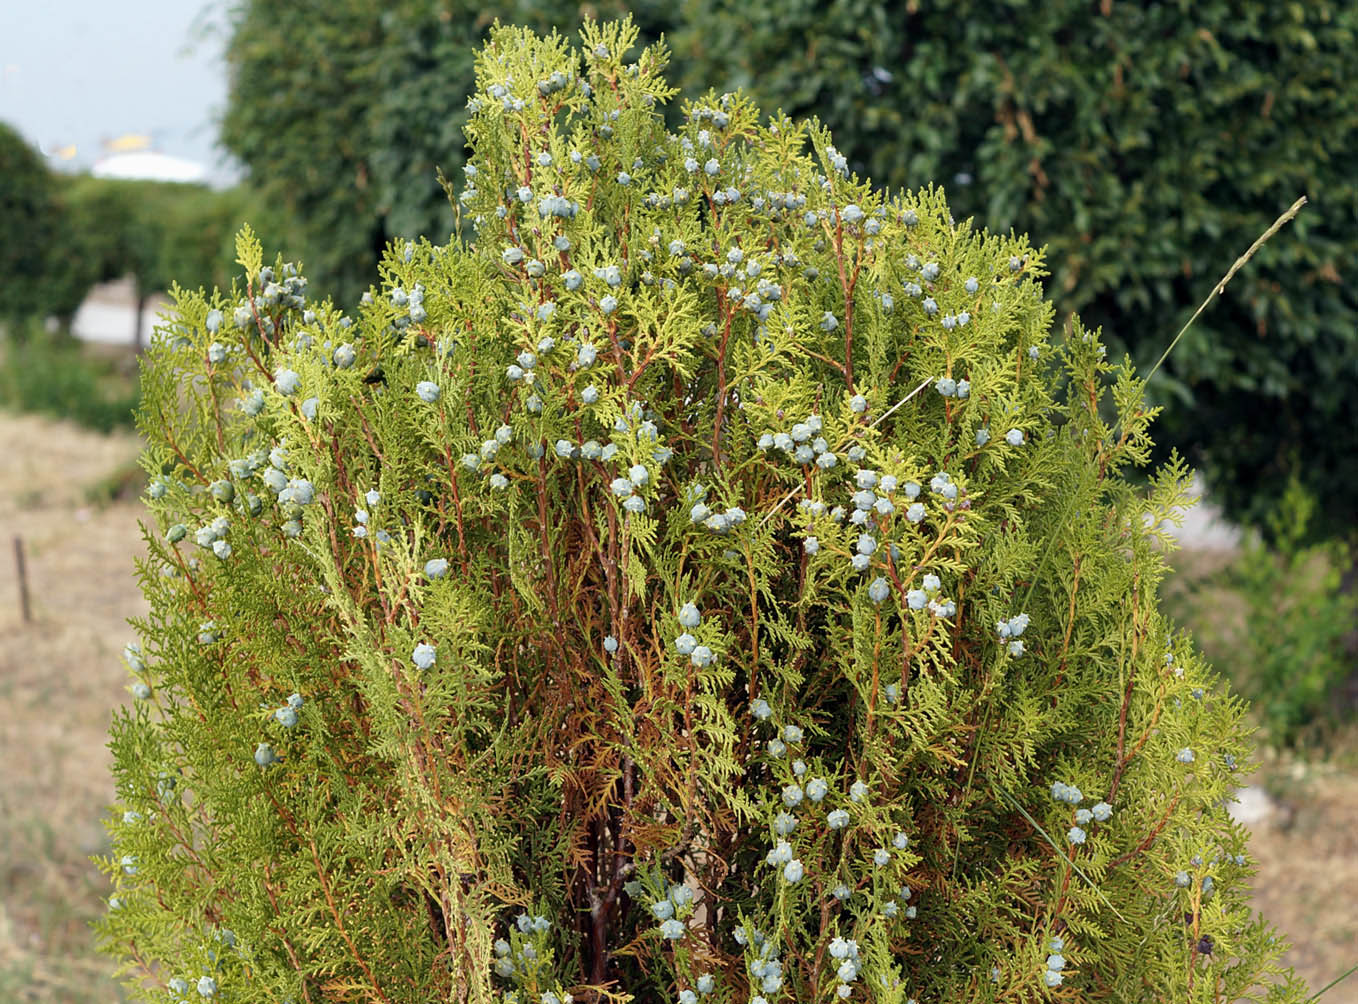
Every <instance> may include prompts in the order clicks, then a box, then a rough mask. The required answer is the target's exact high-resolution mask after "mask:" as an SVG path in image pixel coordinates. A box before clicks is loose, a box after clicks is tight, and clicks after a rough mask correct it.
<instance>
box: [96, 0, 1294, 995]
mask: <svg viewBox="0 0 1358 1004" xmlns="http://www.w3.org/2000/svg"><path fill="white" fill-rule="evenodd" d="M635 35H636V32H635V29H633V28H630V27H629V26H628V25H625V24H623V25H619V24H612V25H607V26H603V27H600V26H597V25H595V24H593V23H589V24H587V25H586V27H585V29H584V30H583V32H582V37H583V46H582V48H581V49H580V50H575V49H572V48H571V47H570V46H569V44H568V43H566V42H565V41H563V40H561V39H559V38H557V37H553V38H550V39H546V40H544V39H541V38H538V37H535V36H534V35H533V34H532V33H531V32H528V31H525V30H522V29H509V28H503V29H499V30H497V31H495V32H493V33H492V36H491V40H490V42H489V43H488V44H487V46H486V47H485V48H484V49H483V50H482V51H481V53H480V55H479V56H478V58H477V64H476V89H475V93H474V94H473V96H472V99H471V101H470V104H469V107H470V110H471V118H470V120H469V122H468V126H467V131H468V138H469V140H470V143H471V147H472V149H473V156H472V157H471V159H470V162H469V164H468V170H467V172H466V173H467V176H468V178H469V184H468V185H467V187H466V188H465V189H464V190H463V192H462V194H461V196H460V198H461V199H462V203H463V205H464V206H465V207H466V212H467V214H468V216H469V217H470V218H472V219H474V220H475V221H476V222H477V225H478V233H477V236H476V239H475V241H474V242H473V243H471V244H470V245H469V246H464V245H461V244H459V243H453V244H451V245H449V246H446V247H440V246H434V245H431V244H429V243H427V242H423V243H420V244H418V245H417V244H414V243H404V244H402V245H401V246H398V247H395V248H393V249H392V251H391V252H390V253H389V254H388V255H387V257H386V258H385V260H384V261H383V264H382V268H381V274H382V281H381V284H380V286H379V287H377V288H375V289H373V290H371V291H370V294H369V295H368V296H367V297H366V301H367V302H365V303H364V304H363V305H362V306H361V307H360V309H359V310H358V311H357V313H356V314H353V315H345V314H342V313H341V312H340V311H338V310H336V309H335V308H334V306H333V305H332V304H330V303H329V302H322V303H317V302H316V301H315V300H314V299H309V298H308V290H307V288H306V283H305V281H304V280H303V279H302V278H301V277H300V276H298V275H297V274H296V272H297V270H296V269H295V268H292V267H291V266H290V265H288V264H286V263H284V262H283V261H281V259H280V260H279V261H278V262H277V263H276V264H275V265H273V266H271V267H269V268H267V269H261V252H260V247H259V245H258V243H256V242H255V241H254V240H253V239H252V238H251V236H250V235H249V233H248V232H247V233H246V234H244V235H243V236H242V240H241V242H240V251H241V254H240V263H241V265H242V266H243V267H244V269H245V272H246V275H247V277H248V280H249V281H248V283H247V285H246V287H245V289H244V290H240V289H237V290H236V291H235V292H234V293H233V294H232V295H231V296H225V297H224V296H219V295H218V296H213V297H210V298H206V299H205V298H204V297H202V296H198V295H195V294H183V295H181V296H180V298H179V308H178V316H177V319H175V320H174V321H173V322H172V323H171V324H169V325H168V326H167V327H166V328H165V329H163V331H162V333H161V335H160V337H159V338H158V339H157V341H156V343H155V344H154V345H153V346H152V349H151V352H150V354H149V357H148V360H147V365H146V369H145V374H144V385H145V393H146V398H145V404H144V406H143V408H142V411H141V413H140V414H141V428H142V430H143V431H144V433H145V434H146V436H147V439H148V443H149V445H148V449H147V452H146V455H145V465H146V468H147V471H148V473H150V474H151V475H152V476H153V480H152V483H151V486H150V489H149V497H150V501H149V506H150V509H151V513H152V522H151V525H150V526H148V528H147V533H146V540H147V544H148V547H149V557H148V559H147V560H146V561H145V563H144V564H143V565H142V566H141V569H140V579H141V583H142V586H143V589H144V590H145V592H146V594H147V596H148V598H149V599H150V602H151V613H150V615H149V616H148V617H147V618H146V619H145V620H144V621H141V622H140V623H139V624H138V627H139V629H140V631H141V633H142V642H141V647H140V648H137V649H132V650H129V651H128V653H127V660H128V665H129V667H130V669H131V670H132V673H133V675H134V683H133V692H134V695H135V696H137V698H138V700H137V701H136V703H135V704H134V705H133V706H132V707H131V708H130V709H127V710H125V711H123V712H121V713H120V714H119V715H118V716H117V718H116V720H115V723H114V725H113V729H112V741H111V747H112V750H113V754H114V759H115V766H114V772H115V776H116V780H117V788H118V798H119V802H120V803H121V804H120V806H119V810H118V811H119V813H120V814H119V815H118V816H117V817H115V818H114V819H113V820H112V821H111V822H110V828H111V830H112V833H113V838H114V844H115V850H114V851H113V855H112V857H111V858H109V859H108V860H106V861H104V862H103V863H104V866H105V867H106V868H107V870H108V871H109V873H110V874H111V875H112V876H113V877H114V879H115V881H116V884H117V890H116V903H113V904H111V906H112V907H113V909H111V910H110V912H109V914H108V916H107V920H106V921H105V922H104V923H103V924H102V925H101V931H102V934H103V937H104V941H105V944H106V946H107V947H108V949H109V950H110V951H112V952H114V953H116V954H118V955H120V956H121V958H122V959H123V960H124V962H125V966H126V971H127V972H128V973H129V974H130V976H131V987H132V991H133V993H135V994H138V995H141V996H143V997H146V998H147V999H155V1000H159V999H161V995H162V990H161V988H162V987H168V988H169V989H170V990H172V991H174V992H175V993H177V994H181V995H182V994H186V993H188V992H190V990H191V988H193V987H194V986H196V987H197V992H198V993H200V994H203V995H205V996H215V997H216V998H217V999H219V1000H222V1001H246V1000H250V1001H257V1000H267V1001H285V1000H289V1001H295V1002H296V1001H304V1000H306V1001H319V1000H323V999H324V1000H330V999H349V1000H368V1001H388V1002H397V1001H401V1002H404V1001H411V1002H415V1001H419V1002H425V1001H429V1000H434V999H439V1000H458V1001H463V1000H468V1001H489V1000H505V1001H510V1000H513V1001H522V1002H527V1001H533V1002H537V1001H543V1002H545V1004H553V1002H555V1001H565V1000H566V999H567V994H571V995H575V996H576V997H581V998H584V997H589V998H591V999H600V1000H602V999H609V1000H625V999H634V1000H637V1001H645V1002H648V1004H649V1002H658V1001H671V1000H674V999H676V995H677V999H678V1000H680V1001H681V1002H683V1004H690V1002H692V1001H694V1000H696V999H698V997H699V995H701V997H702V998H703V999H705V1000H710V1001H713V1002H735V1001H746V1000H755V1001H759V1000H760V999H761V998H762V999H763V1000H766V1001H770V1002H772V1001H776V1000H785V999H786V1000H793V999H795V1000H817V1001H823V1000H841V999H850V1000H861V999H871V1000H880V1001H894V1002H904V1001H905V1000H907V998H909V999H915V1000H925V1001H933V1000H947V1001H958V1000H976V1001H989V1000H997V999H1001V998H1005V999H1013V1000H1038V999H1043V998H1045V997H1046V996H1047V995H1048V994H1049V993H1053V995H1054V996H1056V997H1058V998H1060V997H1071V998H1075V997H1095V996H1097V997H1106V998H1108V999H1111V1000H1139V999H1146V998H1155V999H1165V1000H1175V1001H1190V1000H1191V1001H1202V1002H1206V1001H1218V1000H1236V999H1240V998H1242V997H1245V996H1256V997H1259V998H1266V999H1269V1000H1276V1001H1284V1000H1287V1001H1296V1000H1300V999H1301V997H1302V994H1303V992H1304V991H1303V988H1302V987H1301V986H1300V985H1299V984H1298V983H1297V982H1296V981H1295V980H1293V979H1292V978H1291V976H1290V974H1288V973H1285V972H1283V971H1281V970H1279V969H1278V968H1277V966H1276V962H1275V960H1276V959H1277V957H1278V954H1279V952H1280V951H1281V949H1282V945H1281V944H1280V943H1279V942H1278V941H1277V940H1276V939H1275V937H1274V936H1273V934H1272V933H1271V932H1270V930H1269V928H1268V927H1267V926H1266V925H1265V924H1264V923H1263V922H1262V921H1257V920H1254V919H1252V917H1251V911H1250V907H1249V903H1248V878H1249V874H1250V865H1249V863H1248V859H1247V858H1246V857H1245V833H1244V831H1243V830H1242V829H1240V828H1239V827H1236V826H1234V825H1233V824H1232V823H1231V821H1230V819H1229V818H1228V816H1227V814H1226V812H1225V809H1224V801H1225V799H1226V798H1227V797H1228V795H1229V794H1230V792H1231V791H1232V790H1233V788H1234V786H1235V785H1236V784H1237V783H1238V782H1239V779H1240V768H1242V767H1243V766H1244V765H1245V762H1246V760H1247V759H1248V756H1249V746H1248V744H1247V742H1246V736H1245V731H1244V728H1243V725H1242V714H1243V708H1242V706H1241V704H1240V702H1239V701H1237V700H1236V699H1234V698H1232V697H1231V696H1229V695H1228V694H1227V693H1225V692H1224V691H1223V689H1222V688H1221V687H1220V686H1219V685H1218V683H1217V681H1216V679H1215V677H1214V676H1213V674H1212V673H1211V671H1210V670H1209V669H1208V668H1207V666H1206V665H1205V664H1204V662H1203V660H1202V659H1201V658H1200V657H1199V656H1198V654H1197V653H1196V652H1195V651H1194V650H1193V649H1192V647H1191V646H1190V645H1188V644H1187V643H1186V642H1185V640H1184V639H1183V638H1182V637H1181V636H1179V635H1176V634H1175V632H1174V629H1173V626H1172V624H1171V623H1170V622H1169V621H1167V620H1166V619H1165V618H1164V617H1162V615H1161V614H1160V613H1159V611H1158V610H1157V593H1158V588H1159V584H1160V581H1161V579H1162V577H1163V576H1164V574H1165V562H1164V558H1163V552H1162V550H1161V548H1160V547H1159V546H1158V543H1159V542H1158V540H1157V537H1158V533H1157V532H1156V531H1153V530H1148V529H1145V528H1144V527H1146V526H1147V524H1148V523H1149V525H1150V526H1158V525H1159V522H1160V520H1161V519H1162V518H1163V517H1164V516H1165V515H1166V514H1167V513H1168V512H1169V511H1170V510H1171V509H1172V508H1173V507H1174V506H1176V505H1179V504H1181V503H1182V501H1183V499H1184V498H1185V492H1186V488H1187V483H1186V482H1187V477H1186V472H1185V470H1184V468H1183V467H1182V465H1180V464H1178V463H1174V464H1172V465H1170V466H1169V467H1167V468H1166V469H1164V470H1162V471H1161V472H1160V473H1159V474H1158V475H1156V476H1155V477H1154V478H1153V479H1152V487H1151V489H1150V491H1149V494H1143V493H1140V492H1138V491H1135V490H1133V489H1132V487H1131V486H1130V485H1129V484H1128V482H1127V481H1126V480H1125V478H1124V472H1125V471H1127V470H1128V469H1129V468H1131V467H1134V466H1136V465H1137V464H1140V463H1142V462H1144V460H1145V458H1146V456H1147V453H1148V450H1149V449H1150V445H1151V444H1150V439H1149V437H1148V435H1147V427H1148V424H1149V422H1150V421H1151V419H1152V416H1153V409H1150V408H1148V407H1146V405H1145V403H1144V397H1143V387H1142V386H1141V384H1140V383H1139V382H1138V381H1137V380H1136V378H1135V376H1134V373H1133V371H1132V369H1131V367H1130V365H1129V364H1128V363H1126V362H1124V363H1121V364H1119V365H1117V366H1112V365H1110V364H1109V363H1107V362H1106V361H1105V358H1104V356H1105V353H1104V349H1103V347H1102V345H1101V342H1100V340H1099V338H1098V336H1097V334H1096V333H1094V332H1089V331H1085V330H1083V329H1082V328H1078V327H1077V329H1076V332H1075V335H1074V337H1072V338H1071V339H1069V340H1068V342H1067V343H1066V345H1065V346H1064V347H1062V348H1060V349H1056V348H1054V347H1053V346H1052V345H1050V344H1049V342H1048V340H1047V333H1048V330H1049V321H1050V318H1051V307H1050V305H1049V304H1048V303H1047V302H1046V301H1045V300H1044V298H1043V293H1042V287H1041V279H1042V278H1043V277H1044V275H1045V274H1046V266H1045V261H1044V258H1043V256H1042V254H1041V253H1040V252H1038V251H1036V250H1034V249H1033V248H1032V247H1031V246H1030V245H1029V244H1028V242H1027V241H1026V239H1024V238H1017V237H1009V238H1004V237H998V236H994V235H990V234H986V233H984V232H979V231H975V230H973V229H972V228H970V227H969V226H968V225H966V224H961V225H959V224H957V223H956V222H955V221H954V220H953V218H952V216H951V215H950V214H949V212H948V209H947V206H946V205H945V203H944V201H943V199H942V197H941V196H940V195H939V194H938V193H937V192H936V191H933V190H925V191H921V192H916V193H894V194H891V195H889V196H884V195H882V194H880V193H878V192H876V191H875V190H874V189H872V188H871V187H870V186H869V184H868V183H867V182H866V181H865V180H864V179H860V178H858V177H857V176H854V175H852V174H850V173H849V172H847V171H846V170H845V165H844V163H843V159H842V157H841V156H840V154H839V153H838V152H837V151H836V150H835V149H834V147H833V146H832V144H831V140H830V137H829V135H828V134H826V133H825V132H823V131H822V130H820V129H819V128H817V127H814V126H812V127H808V126H806V125H803V124H798V123H795V122H793V121H791V120H789V119H788V118H786V117H784V116H775V117H773V118H772V119H764V118H761V117H760V115H759V114H758V112H757V110H756V108H755V107H754V106H753V105H752V104H751V103H750V102H749V101H747V100H746V99H744V98H742V97H740V96H730V95H728V96H723V97H718V96H717V95H715V94H709V95H707V96H706V97H705V98H703V99H702V100H700V101H698V102H696V103H692V104H689V105H688V106H686V108H685V115H684V124H683V125H682V126H681V127H680V128H679V129H678V130H677V132H676V133H673V134H671V133H669V132H667V131H666V129H665V128H664V125H663V120H662V119H661V117H660V116H661V108H662V106H663V105H664V103H665V102H666V100H667V99H669V98H670V97H671V95H672V91H671V89H670V88H669V87H668V86H667V85H666V83H665V81H664V79H663V77H662V75H661V74H662V71H663V69H664V66H665V52H664V50H663V48H661V47H659V46H655V47H652V48H649V49H647V50H645V51H644V52H642V53H641V54H640V55H639V56H638V57H637V58H635V59H634V60H628V59H626V58H624V57H625V54H626V53H627V52H628V51H629V49H630V47H631V45H632V42H633V41H634V39H635ZM1062 381H1064V382H1065V385H1066V386H1068V387H1069V393H1063V394H1059V395H1058V394H1057V393H1056V390H1055V388H1056V387H1057V386H1058V385H1061V383H1062ZM1105 407H1106V408H1107V410H1108V414H1109V417H1108V418H1105V417H1104V416H1103V413H1102V409H1103V408H1105ZM1198 688H1202V689H1203V691H1204V696H1203V697H1202V699H1200V700H1199V699H1195V698H1194V697H1193V693H1194V691H1195V690H1197V689H1198Z"/></svg>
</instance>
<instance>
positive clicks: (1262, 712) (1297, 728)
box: [1162, 481, 1358, 746]
mask: <svg viewBox="0 0 1358 1004" xmlns="http://www.w3.org/2000/svg"><path fill="white" fill-rule="evenodd" d="M1315 510H1316V502H1315V500H1314V499H1313V498H1311V496H1309V495H1308V494H1307V493H1306V491H1305V490H1304V489H1303V488H1302V487H1301V485H1300V484H1299V483H1298V482H1295V481H1293V482H1291V483H1290V484H1289V486H1288V488H1287V490H1286V491H1285V492H1284V493H1283V494H1282V495H1281V496H1280V497H1279V498H1278V499H1277V506H1276V508H1275V510H1274V514H1273V516H1272V518H1271V520H1270V523H1271V525H1270V527H1269V528H1268V539H1269V540H1270V541H1272V544H1271V546H1266V545H1265V544H1264V541H1263V539H1262V538H1261V537H1260V535H1258V534H1253V535H1250V536H1248V537H1247V538H1246V539H1245V542H1244V544H1243V545H1242V547H1241V550H1240V553H1239V554H1238V555H1236V556H1235V557H1234V558H1233V559H1232V560H1231V561H1230V563H1229V564H1227V565H1226V566H1225V567H1224V568H1221V569H1220V570H1218V571H1215V572H1213V573H1211V574H1208V575H1204V576H1199V577H1191V576H1187V575H1182V574H1181V575H1178V576H1176V577H1175V579H1174V583H1173V587H1172V588H1171V589H1169V590H1167V591H1166V595H1165V601H1164V603H1163V604H1162V606H1163V607H1164V608H1165V609H1166V610H1167V611H1172V612H1175V613H1177V614H1178V617H1179V620H1181V621H1182V622H1183V623H1185V624H1187V625H1189V626H1191V627H1192V629H1193V632H1194V634H1195V635H1196V636H1197V638H1198V640H1199V641H1201V643H1202V646H1203V649H1204V651H1205V652H1206V654H1207V655H1208V656H1209V657H1210V658H1211V659H1212V661H1213V662H1214V663H1215V665H1216V666H1217V667H1218V669H1219V670H1220V671H1221V672H1222V674H1223V675H1224V676H1226V677H1227V678H1229V679H1230V681H1231V683H1232V685H1233V686H1234V687H1235V688H1236V689H1238V690H1239V691H1240V693H1241V694H1242V695H1243V696H1244V697H1245V698H1247V699H1248V700H1249V702H1250V706H1251V709H1252V712H1253V716H1254V717H1255V718H1256V719H1257V720H1258V722H1259V724H1260V726H1261V727H1262V728H1263V731H1264V736H1265V738H1266V739H1267V741H1268V742H1269V743H1271V744H1273V745H1275V746H1296V745H1298V744H1309V745H1324V743H1325V741H1326V739H1327V738H1328V737H1329V735H1330V733H1332V731H1333V729H1334V727H1335V726H1336V725H1337V724H1338V715H1337V714H1336V712H1337V709H1338V707H1339V706H1340V703H1341V692H1342V689H1343V687H1344V685H1345V684H1346V683H1347V682H1348V680H1349V679H1350V677H1351V675H1352V673H1353V664H1352V661H1351V659H1350V658H1349V657H1348V654H1347V652H1346V651H1345V648H1346V643H1347V640H1348V636H1349V634H1350V632H1352V631H1353V626H1354V624H1355V623H1358V597H1355V596H1354V595H1353V594H1352V592H1350V591H1345V590H1342V589H1341V588H1340V586H1341V581H1340V580H1341V569H1343V568H1345V567H1347V566H1348V562H1349V561H1350V558H1349V555H1348V552H1347V551H1346V550H1345V549H1344V548H1343V547H1341V546H1340V545H1338V544H1336V543H1334V542H1322V543H1311V544H1308V543H1306V539H1307V534H1308V530H1309V527H1310V522H1311V519H1312V517H1313V514H1314V513H1315Z"/></svg>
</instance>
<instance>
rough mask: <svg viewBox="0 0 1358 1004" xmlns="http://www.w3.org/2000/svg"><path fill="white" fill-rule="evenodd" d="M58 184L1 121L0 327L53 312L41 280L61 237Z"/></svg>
mask: <svg viewBox="0 0 1358 1004" xmlns="http://www.w3.org/2000/svg"><path fill="white" fill-rule="evenodd" d="M55 189H56V185H55V182H54V180H53V178H52V175H51V174H50V173H49V172H48V170H47V165H46V164H44V163H43V160H42V157H41V156H40V155H39V154H38V152H37V151H36V150H34V149H33V148H32V147H31V146H29V145H28V143H27V142H26V141H25V140H24V138H23V137H22V136H20V135H19V133H18V132H17V131H15V130H14V129H12V128H10V127H9V126H7V125H5V124H4V123H3V122H0V324H4V325H6V326H8V327H14V326H15V324H16V322H17V321H18V320H19V319H21V318H26V317H29V316H32V315H33V314H35V313H38V312H40V311H44V310H50V307H51V302H50V300H49V297H48V291H47V290H46V289H45V288H44V285H43V276H44V275H45V274H46V273H47V271H48V268H49V259H50V258H51V257H52V254H53V245H54V243H55V242H56V241H57V240H58V239H59V237H60V236H61V231H62V226H63V224H62V219H61V209H60V206H59V204H58V201H57V198H56V191H55Z"/></svg>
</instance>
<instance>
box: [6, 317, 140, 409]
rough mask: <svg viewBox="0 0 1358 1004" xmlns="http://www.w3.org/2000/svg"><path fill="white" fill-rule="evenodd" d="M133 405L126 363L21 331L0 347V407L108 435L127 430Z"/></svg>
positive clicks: (132, 377) (133, 383) (133, 382)
mask: <svg viewBox="0 0 1358 1004" xmlns="http://www.w3.org/2000/svg"><path fill="white" fill-rule="evenodd" d="M28 327H29V328H30V329H31V328H33V327H34V325H33V324H32V322H30V323H29V325H28ZM25 334H26V335H27V336H26V337H25V336H24V335H25ZM137 401H138V393H137V376H136V372H135V366H134V365H131V366H130V365H129V362H126V361H120V360H119V359H117V358H116V357H110V356H108V355H98V354H96V353H93V352H91V351H89V350H88V349H87V348H86V347H85V346H82V345H81V344H80V343H79V342H76V341H73V340H71V339H69V338H64V337H56V338H53V337H50V336H48V335H46V334H42V333H34V332H32V331H28V332H23V331H22V329H20V337H16V338H12V339H9V340H8V341H7V342H6V343H5V344H3V345H0V408H9V409H11V410H14V411H31V412H38V413H40V414H45V415H51V416H52V417H54V418H65V419H70V420H71V421H73V422H77V423H79V424H80V425H84V426H87V427H89V428H91V429H96V430H98V431H99V432H111V431H113V430H114V429H117V428H130V427H131V426H132V424H133V415H132V413H133V410H134V409H135V408H136V406H137Z"/></svg>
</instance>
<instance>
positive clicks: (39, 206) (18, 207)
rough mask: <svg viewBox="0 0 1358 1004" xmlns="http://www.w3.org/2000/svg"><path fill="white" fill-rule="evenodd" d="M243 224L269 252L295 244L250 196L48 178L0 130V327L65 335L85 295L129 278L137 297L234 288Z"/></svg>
mask: <svg viewBox="0 0 1358 1004" xmlns="http://www.w3.org/2000/svg"><path fill="white" fill-rule="evenodd" d="M247 222H248V223H250V224H251V225H252V226H254V228H255V229H256V231H257V232H259V233H260V234H261V235H262V236H263V237H264V238H265V239H267V240H269V241H270V242H271V244H273V245H276V246H281V245H285V244H288V243H290V242H292V241H293V240H294V238H293V236H292V232H291V230H292V228H291V225H290V224H289V222H288V219H287V217H286V216H285V215H284V213H283V211H280V210H276V209H274V208H272V207H268V206H266V204H265V202H264V201H263V200H262V199H260V198H258V197H257V196H255V195H254V194H253V193H252V191H251V190H250V189H249V188H246V187H237V188H232V189H228V190H226V191H215V190H213V189H210V188H207V187H206V186H203V185H188V184H174V183H167V182H155V181H122V180H113V179H105V178H95V177H92V176H90V175H87V174H79V175H67V174H59V173H54V172H52V171H50V170H49V169H48V167H47V165H46V164H45V163H44V162H43V160H42V158H41V156H40V155H39V154H38V153H37V152H36V151H35V150H33V149H32V148H31V147H29V146H28V144H27V143H25V142H24V141H23V139H22V137H20V136H19V135H18V133H16V132H15V131H14V130H12V129H10V128H9V127H7V126H5V125H4V124H3V123H0V320H5V321H8V322H9V323H8V325H7V326H8V327H9V328H10V329H11V330H13V331H14V332H15V333H16V336H22V335H23V334H24V333H25V332H28V331H31V330H33V327H32V325H30V324H27V323H25V322H27V321H30V320H41V319H42V318H45V317H52V316H55V317H56V318H57V319H58V320H59V321H61V322H63V323H64V324H65V325H66V326H69V323H70V321H71V319H72V317H73V316H74V314H75V312H76V309H77V308H78V307H79V306H80V304H81V302H82V301H83V300H84V298H85V296H86V294H88V292H89V291H90V288H91V287H93V286H94V285H95V284H97V283H100V282H107V281H109V280H111V279H120V278H122V277H124V276H128V275H131V276H132V277H133V279H134V280H135V283H136V290H137V295H138V297H139V298H144V297H146V296H149V295H150V294H152V293H156V292H160V291H163V290H166V289H168V288H169V287H170V285H171V283H175V282H177V283H179V284H180V285H181V286H185V287H188V288H197V287H200V286H202V287H207V288H211V287H213V286H217V287H221V288H230V286H231V283H232V280H233V279H234V278H235V277H236V275H237V273H238V272H239V269H238V267H237V266H236V264H235V257H236V251H235V235H236V232H237V231H238V230H239V229H240V227H241V226H242V224H244V223H247ZM130 335H131V332H129V337H130Z"/></svg>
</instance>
